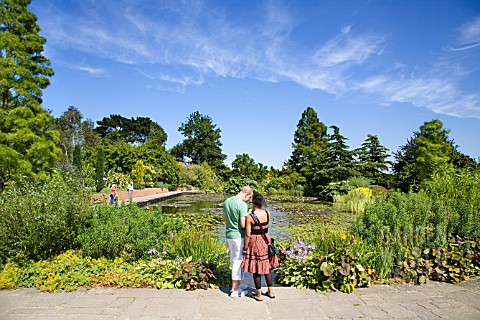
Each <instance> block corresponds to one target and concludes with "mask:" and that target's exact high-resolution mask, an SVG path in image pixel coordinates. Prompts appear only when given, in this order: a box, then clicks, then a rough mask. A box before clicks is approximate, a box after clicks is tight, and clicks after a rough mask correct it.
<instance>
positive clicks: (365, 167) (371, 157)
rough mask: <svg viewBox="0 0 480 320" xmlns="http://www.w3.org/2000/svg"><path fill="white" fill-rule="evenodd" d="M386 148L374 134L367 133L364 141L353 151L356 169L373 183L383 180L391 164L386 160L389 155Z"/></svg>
mask: <svg viewBox="0 0 480 320" xmlns="http://www.w3.org/2000/svg"><path fill="white" fill-rule="evenodd" d="M388 151H389V150H388V148H386V147H384V146H382V145H381V144H380V140H379V139H378V137H377V136H376V135H371V134H369V135H367V138H366V139H365V142H364V143H363V144H362V146H361V147H360V148H359V149H357V150H356V151H355V152H356V154H357V156H358V162H359V168H358V170H359V171H360V172H361V173H362V175H363V176H365V177H367V178H370V179H372V180H373V182H374V183H377V184H378V183H380V182H381V181H383V180H384V179H383V176H384V175H385V171H387V170H388V166H389V165H391V164H392V162H391V161H389V160H387V159H388V157H389V156H390V155H389V154H388Z"/></svg>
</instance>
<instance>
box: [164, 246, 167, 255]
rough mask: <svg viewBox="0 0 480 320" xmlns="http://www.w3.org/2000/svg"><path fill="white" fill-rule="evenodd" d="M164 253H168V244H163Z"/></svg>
mask: <svg viewBox="0 0 480 320" xmlns="http://www.w3.org/2000/svg"><path fill="white" fill-rule="evenodd" d="M163 253H164V254H166V253H167V246H166V245H163Z"/></svg>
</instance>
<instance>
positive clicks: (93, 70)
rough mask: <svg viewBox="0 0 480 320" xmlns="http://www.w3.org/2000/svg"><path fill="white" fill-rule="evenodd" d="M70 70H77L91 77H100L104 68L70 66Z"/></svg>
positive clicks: (103, 72)
mask: <svg viewBox="0 0 480 320" xmlns="http://www.w3.org/2000/svg"><path fill="white" fill-rule="evenodd" d="M71 68H72V69H74V70H79V71H82V72H86V73H88V74H90V75H92V76H96V77H98V76H101V75H103V74H105V69H104V68H92V67H87V66H82V65H72V66H71Z"/></svg>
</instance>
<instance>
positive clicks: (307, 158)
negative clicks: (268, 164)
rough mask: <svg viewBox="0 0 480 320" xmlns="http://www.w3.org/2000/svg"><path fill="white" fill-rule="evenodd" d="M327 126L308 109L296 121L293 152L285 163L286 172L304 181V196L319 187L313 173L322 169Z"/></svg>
mask: <svg viewBox="0 0 480 320" xmlns="http://www.w3.org/2000/svg"><path fill="white" fill-rule="evenodd" d="M327 142H328V133H327V126H326V125H325V124H323V123H322V122H320V120H319V119H318V116H317V113H316V112H315V110H313V108H311V107H308V108H307V109H305V111H304V112H303V113H302V117H301V118H300V120H299V121H298V124H297V130H296V131H295V133H294V136H293V144H292V147H293V152H292V155H291V156H290V159H288V160H287V162H286V167H287V169H288V170H290V171H293V172H297V173H299V174H300V175H301V176H302V177H304V178H305V181H306V186H305V187H306V188H305V193H306V194H315V193H316V192H317V189H318V187H319V185H318V182H317V181H315V172H317V171H320V170H322V169H323V168H324V164H325V159H326V155H327Z"/></svg>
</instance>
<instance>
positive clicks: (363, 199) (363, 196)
mask: <svg viewBox="0 0 480 320" xmlns="http://www.w3.org/2000/svg"><path fill="white" fill-rule="evenodd" d="M372 196H373V192H372V190H371V189H369V188H365V187H360V188H355V189H352V190H350V191H349V192H348V193H347V194H346V195H336V196H333V203H334V204H336V205H341V206H343V207H344V209H345V210H346V211H348V212H352V213H355V214H358V213H363V212H364V211H365V207H366V206H367V204H368V203H370V202H371V200H372Z"/></svg>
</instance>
